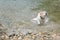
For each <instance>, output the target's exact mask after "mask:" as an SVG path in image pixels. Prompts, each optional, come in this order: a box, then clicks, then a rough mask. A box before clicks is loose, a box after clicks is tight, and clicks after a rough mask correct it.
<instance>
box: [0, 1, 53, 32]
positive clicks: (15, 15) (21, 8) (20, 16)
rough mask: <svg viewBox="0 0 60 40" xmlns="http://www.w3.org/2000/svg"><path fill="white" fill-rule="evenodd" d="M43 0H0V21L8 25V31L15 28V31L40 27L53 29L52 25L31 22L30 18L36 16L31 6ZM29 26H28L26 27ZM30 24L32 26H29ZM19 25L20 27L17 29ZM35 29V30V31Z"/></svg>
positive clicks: (33, 6)
mask: <svg viewBox="0 0 60 40" xmlns="http://www.w3.org/2000/svg"><path fill="white" fill-rule="evenodd" d="M40 1H41V2H43V0H0V23H2V24H4V25H6V26H7V27H8V29H9V30H8V31H9V33H10V31H12V30H15V31H16V32H17V29H18V31H21V30H22V29H23V27H24V28H29V29H32V30H29V29H24V30H23V31H22V32H25V33H26V31H25V30H28V31H33V30H36V31H37V30H40V31H42V29H45V30H46V29H47V28H48V29H49V28H51V29H53V27H50V25H52V24H50V25H48V26H49V27H47V26H46V27H45V26H43V27H39V26H38V27H36V26H37V25H35V24H32V23H31V19H32V18H34V17H35V16H36V14H37V13H38V12H39V10H38V11H33V10H32V9H33V8H37V6H38V5H39V4H41V3H40ZM28 26H29V27H28ZM31 26H32V27H31ZM19 27H21V29H19ZM36 31H35V32H36Z"/></svg>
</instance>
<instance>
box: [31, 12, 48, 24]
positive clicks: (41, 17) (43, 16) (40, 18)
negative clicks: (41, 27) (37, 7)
mask: <svg viewBox="0 0 60 40" xmlns="http://www.w3.org/2000/svg"><path fill="white" fill-rule="evenodd" d="M31 21H32V22H33V23H37V24H41V23H44V24H46V23H47V22H48V15H47V12H46V11H40V12H39V13H38V15H37V17H36V18H33V19H32V20H31Z"/></svg>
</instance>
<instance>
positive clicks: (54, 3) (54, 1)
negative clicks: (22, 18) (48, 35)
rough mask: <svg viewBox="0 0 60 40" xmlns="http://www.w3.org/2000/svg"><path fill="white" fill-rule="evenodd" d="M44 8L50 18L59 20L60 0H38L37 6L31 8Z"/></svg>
mask: <svg viewBox="0 0 60 40" xmlns="http://www.w3.org/2000/svg"><path fill="white" fill-rule="evenodd" d="M41 9H42V10H46V11H47V12H48V13H49V15H50V17H51V20H53V21H55V22H58V21H60V0H42V1H40V2H39V5H38V6H37V8H35V9H33V10H41Z"/></svg>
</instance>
